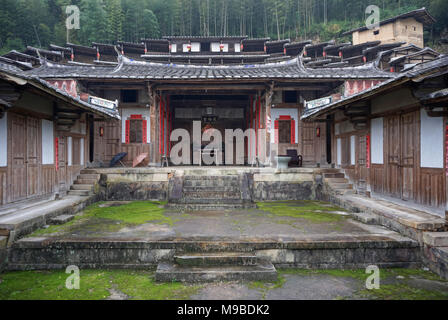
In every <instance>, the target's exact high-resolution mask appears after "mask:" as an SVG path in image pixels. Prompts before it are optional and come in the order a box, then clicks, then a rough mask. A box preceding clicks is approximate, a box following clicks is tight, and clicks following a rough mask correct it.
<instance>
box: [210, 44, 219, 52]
mask: <svg viewBox="0 0 448 320" xmlns="http://www.w3.org/2000/svg"><path fill="white" fill-rule="evenodd" d="M219 45H220V43H219V42H212V43H211V44H210V50H211V51H212V52H220V51H221V50H220V48H219Z"/></svg>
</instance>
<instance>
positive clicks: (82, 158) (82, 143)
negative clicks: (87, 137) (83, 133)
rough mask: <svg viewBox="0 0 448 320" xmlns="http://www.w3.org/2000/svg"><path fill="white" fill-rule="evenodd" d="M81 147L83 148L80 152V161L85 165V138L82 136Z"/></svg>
mask: <svg viewBox="0 0 448 320" xmlns="http://www.w3.org/2000/svg"><path fill="white" fill-rule="evenodd" d="M79 147H80V148H81V150H80V152H79V157H80V159H79V163H80V164H81V165H82V166H83V165H84V138H81V140H80V143H79Z"/></svg>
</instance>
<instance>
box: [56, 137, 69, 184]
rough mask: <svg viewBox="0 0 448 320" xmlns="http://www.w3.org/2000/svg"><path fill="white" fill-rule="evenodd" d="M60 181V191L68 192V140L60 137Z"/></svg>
mask: <svg viewBox="0 0 448 320" xmlns="http://www.w3.org/2000/svg"><path fill="white" fill-rule="evenodd" d="M58 181H59V191H65V190H67V138H66V137H61V136H60V137H58Z"/></svg>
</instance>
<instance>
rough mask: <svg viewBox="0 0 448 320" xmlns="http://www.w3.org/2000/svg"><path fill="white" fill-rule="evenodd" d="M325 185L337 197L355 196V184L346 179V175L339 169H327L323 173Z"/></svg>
mask: <svg viewBox="0 0 448 320" xmlns="http://www.w3.org/2000/svg"><path fill="white" fill-rule="evenodd" d="M323 176H324V182H325V184H326V185H327V186H328V187H329V188H330V189H331V191H333V192H334V193H336V195H345V194H353V193H354V192H355V191H354V189H353V184H351V183H350V182H349V180H348V179H346V178H345V174H344V173H342V171H341V170H339V169H326V170H325V171H324V172H323Z"/></svg>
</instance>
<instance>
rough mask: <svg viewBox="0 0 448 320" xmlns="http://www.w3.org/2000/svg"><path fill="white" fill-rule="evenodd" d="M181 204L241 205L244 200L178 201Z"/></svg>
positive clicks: (208, 199) (203, 199) (187, 199)
mask: <svg viewBox="0 0 448 320" xmlns="http://www.w3.org/2000/svg"><path fill="white" fill-rule="evenodd" d="M178 203H181V204H219V205H221V204H233V205H236V204H243V203H244V200H243V199H241V198H232V199H229V198H186V197H184V198H183V199H182V200H180V202H178Z"/></svg>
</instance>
